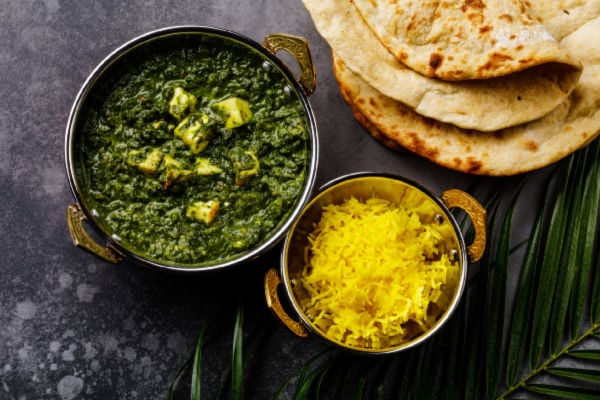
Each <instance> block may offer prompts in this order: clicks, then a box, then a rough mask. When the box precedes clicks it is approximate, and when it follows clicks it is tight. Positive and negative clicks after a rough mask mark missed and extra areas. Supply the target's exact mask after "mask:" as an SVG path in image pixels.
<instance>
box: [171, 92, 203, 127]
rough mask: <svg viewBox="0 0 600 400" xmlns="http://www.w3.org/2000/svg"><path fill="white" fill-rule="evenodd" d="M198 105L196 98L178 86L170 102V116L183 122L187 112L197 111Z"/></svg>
mask: <svg viewBox="0 0 600 400" xmlns="http://www.w3.org/2000/svg"><path fill="white" fill-rule="evenodd" d="M197 103H198V99H197V98H196V96H194V95H193V94H191V93H189V92H186V91H185V90H183V88H181V87H179V86H177V87H176V88H175V89H174V90H173V97H172V98H171V101H169V114H171V115H172V116H174V117H175V118H176V119H177V120H181V118H183V116H184V115H185V114H186V113H187V112H193V111H194V110H195V109H196V104H197Z"/></svg>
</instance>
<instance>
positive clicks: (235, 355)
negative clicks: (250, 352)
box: [231, 303, 244, 400]
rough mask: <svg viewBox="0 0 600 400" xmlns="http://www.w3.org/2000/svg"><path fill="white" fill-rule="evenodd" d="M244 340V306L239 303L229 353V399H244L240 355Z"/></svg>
mask: <svg viewBox="0 0 600 400" xmlns="http://www.w3.org/2000/svg"><path fill="white" fill-rule="evenodd" d="M243 340H244V306H243V304H241V303H240V305H239V306H238V308H237V312H236V316H235V325H234V327H233V349H232V351H231V354H232V356H231V399H232V400H242V399H243V398H244V394H243V393H244V391H243V388H244V368H243V363H244V357H243V353H242V349H243Z"/></svg>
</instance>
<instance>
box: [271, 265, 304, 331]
mask: <svg viewBox="0 0 600 400" xmlns="http://www.w3.org/2000/svg"><path fill="white" fill-rule="evenodd" d="M279 284H281V278H280V277H279V274H278V273H277V270H276V269H275V268H272V269H270V270H269V271H267V273H266V275H265V297H266V299H267V307H269V308H270V309H271V311H273V313H274V314H275V315H276V316H277V318H279V320H280V321H281V322H283V324H284V325H285V326H286V327H287V328H288V329H289V330H290V331H292V332H293V333H294V334H296V335H298V336H300V337H307V336H308V332H307V330H306V328H305V327H304V325H302V324H301V323H300V322H298V321H294V320H293V319H292V318H291V317H290V316H289V315H287V313H286V312H285V310H284V309H283V307H282V306H281V302H280V301H279V296H278V295H277V287H278V286H279Z"/></svg>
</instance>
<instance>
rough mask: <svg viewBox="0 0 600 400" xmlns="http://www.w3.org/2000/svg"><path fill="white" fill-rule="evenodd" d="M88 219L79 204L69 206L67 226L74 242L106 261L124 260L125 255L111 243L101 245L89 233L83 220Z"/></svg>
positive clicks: (115, 262)
mask: <svg viewBox="0 0 600 400" xmlns="http://www.w3.org/2000/svg"><path fill="white" fill-rule="evenodd" d="M85 220H86V217H85V215H84V214H83V212H82V211H81V209H80V208H79V205H77V204H71V205H70V206H69V207H67V226H68V227H69V233H70V234H71V239H73V244H75V246H77V247H79V248H82V249H84V250H85V251H87V252H89V253H91V254H93V255H95V256H97V257H100V258H101V259H103V260H104V261H108V262H111V263H113V264H118V263H120V262H121V261H123V255H122V254H121V253H119V252H118V251H117V250H116V249H114V248H113V247H111V246H110V245H106V246H101V245H99V244H98V243H96V242H95V241H94V239H92V238H91V237H90V235H88V233H87V232H86V231H85V229H84V228H83V221H85Z"/></svg>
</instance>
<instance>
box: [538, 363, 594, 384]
mask: <svg viewBox="0 0 600 400" xmlns="http://www.w3.org/2000/svg"><path fill="white" fill-rule="evenodd" d="M547 371H548V372H549V373H550V374H552V375H556V376H564V377H566V378H574V379H578V380H582V381H588V382H595V383H600V370H595V369H581V368H560V367H550V368H548V369H547Z"/></svg>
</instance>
